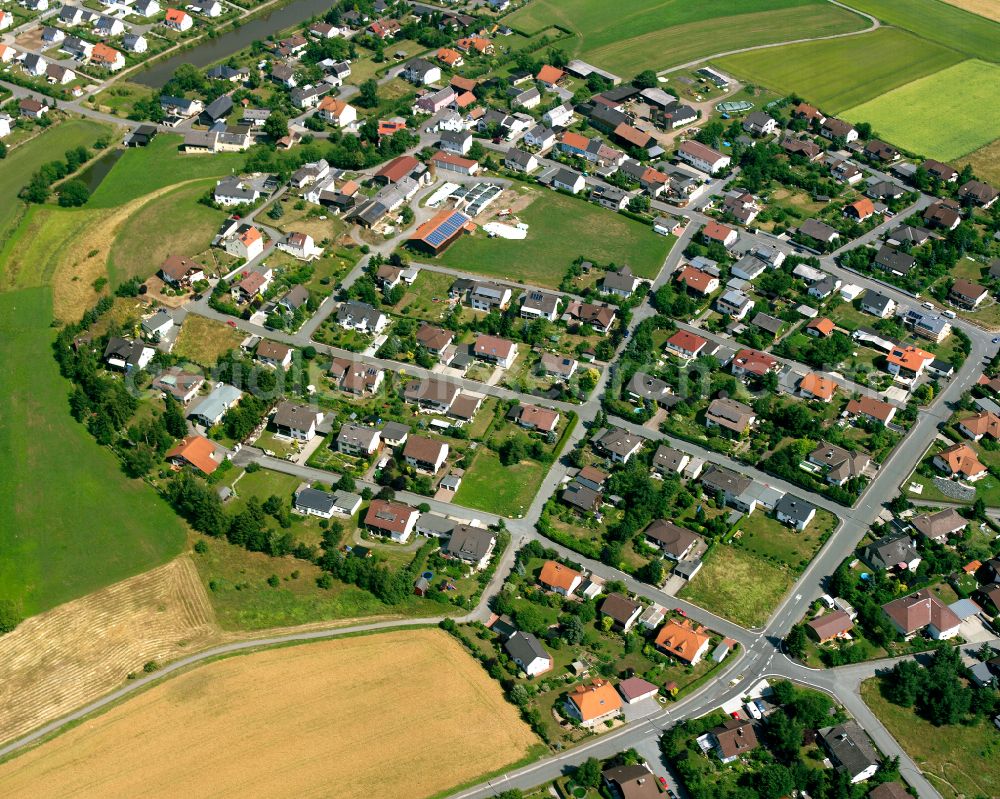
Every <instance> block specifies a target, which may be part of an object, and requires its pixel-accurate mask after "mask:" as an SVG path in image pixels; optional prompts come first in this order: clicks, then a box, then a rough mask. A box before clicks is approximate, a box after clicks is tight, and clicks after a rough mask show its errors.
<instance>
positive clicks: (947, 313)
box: [941, 311, 955, 319]
mask: <svg viewBox="0 0 1000 799" xmlns="http://www.w3.org/2000/svg"><path fill="white" fill-rule="evenodd" d="M941 315H942V316H943V317H944V318H945V319H954V318H955V312H954V311H945V312H944V313H942V314H941Z"/></svg>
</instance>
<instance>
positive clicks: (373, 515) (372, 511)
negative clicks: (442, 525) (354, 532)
mask: <svg viewBox="0 0 1000 799" xmlns="http://www.w3.org/2000/svg"><path fill="white" fill-rule="evenodd" d="M419 516H420V511H419V510H417V509H416V508H411V507H410V506H409V505H404V504H403V503H402V502H393V501H389V500H385V499H373V500H372V502H371V505H369V506H368V511H367V512H366V513H365V522H364V523H365V527H367V528H368V530H369V531H370V532H372V533H374V534H375V535H379V536H383V537H385V538H391V539H392V540H393V541H395V542H397V543H400V544H405V543H406V542H407V541H408V540H409V538H410V535H411V534H412V533H413V526H414V525H415V524H416V523H417V518H418V517H419Z"/></svg>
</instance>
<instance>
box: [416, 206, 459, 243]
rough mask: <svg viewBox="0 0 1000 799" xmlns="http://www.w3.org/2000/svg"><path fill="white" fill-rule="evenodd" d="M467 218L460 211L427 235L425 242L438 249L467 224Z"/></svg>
mask: <svg viewBox="0 0 1000 799" xmlns="http://www.w3.org/2000/svg"><path fill="white" fill-rule="evenodd" d="M466 219H467V217H466V216H465V214H463V213H460V212H459V211H455V212H453V213H452V214H451V215H450V216H449V217H448V218H447V219H445V220H444V221H443V222H442V223H441V224H440V225H438V226H437V227H436V228H435V229H434V230H432V231H431V232H430V233H428V234H427V236H426V238H425V241H426V242H427V243H428V244H430V245H431V246H433V247H438V246H440V245H441V244H443V243H444V242H445V241H447V240H448V239H449V238H451V237H452V236H454V235H455V233H457V232H458V231H459V230H460V229H461V227H462V225H464V224H465V222H466Z"/></svg>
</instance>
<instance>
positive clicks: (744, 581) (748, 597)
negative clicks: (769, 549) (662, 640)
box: [678, 544, 792, 627]
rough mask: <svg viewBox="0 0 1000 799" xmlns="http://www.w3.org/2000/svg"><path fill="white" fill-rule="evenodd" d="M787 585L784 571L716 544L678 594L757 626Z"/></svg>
mask: <svg viewBox="0 0 1000 799" xmlns="http://www.w3.org/2000/svg"><path fill="white" fill-rule="evenodd" d="M791 585H792V579H791V577H790V576H789V575H788V574H787V573H786V572H785V571H784V570H782V569H779V568H778V567H777V566H772V565H771V564H770V563H767V562H766V561H763V560H761V559H760V558H758V557H755V556H753V555H751V554H750V553H749V552H745V551H743V550H742V549H738V548H736V547H733V546H729V545H725V544H720V545H718V546H716V547H715V548H714V549H713V550H712V551H711V552H710V553H709V554H708V556H707V557H706V558H705V564H704V565H703V566H702V567H701V571H699V572H698V573H697V574H696V575H695V576H694V579H692V580H691V582H690V583H688V584H687V585H686V586H684V588H682V589H681V592H680V593H679V594H678V596H680V597H681V598H682V599H686V600H688V602H693V603H694V604H696V605H699V606H700V607H703V608H705V610H708V611H711V612H712V613H717V614H718V615H720V616H723V617H725V618H727V619H729V620H730V621H734V622H736V623H737V624H742V625H744V626H746V627H759V626H760V625H762V624H763V623H764V622H766V621H767V618H768V616H770V614H771V612H772V611H773V610H774V609H775V608H776V607H777V605H778V602H779V601H780V600H781V598H782V597H783V596H784V595H785V592H786V591H788V589H789V588H790V587H791Z"/></svg>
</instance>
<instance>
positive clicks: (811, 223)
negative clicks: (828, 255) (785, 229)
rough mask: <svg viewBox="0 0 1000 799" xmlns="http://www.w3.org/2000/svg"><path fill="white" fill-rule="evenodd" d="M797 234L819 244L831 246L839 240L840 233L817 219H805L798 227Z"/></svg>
mask: <svg viewBox="0 0 1000 799" xmlns="http://www.w3.org/2000/svg"><path fill="white" fill-rule="evenodd" d="M799 233H801V234H802V235H803V236H807V237H808V238H810V239H814V240H815V241H818V242H819V243H820V244H831V243H833V242H834V241H836V240H837V239H839V238H840V233H839V232H838V231H837V230H836V229H835V228H832V227H830V226H829V225H828V224H826V222H820V221H819V220H818V219H807V220H806V221H805V222H803V223H802V224H801V225H799Z"/></svg>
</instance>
